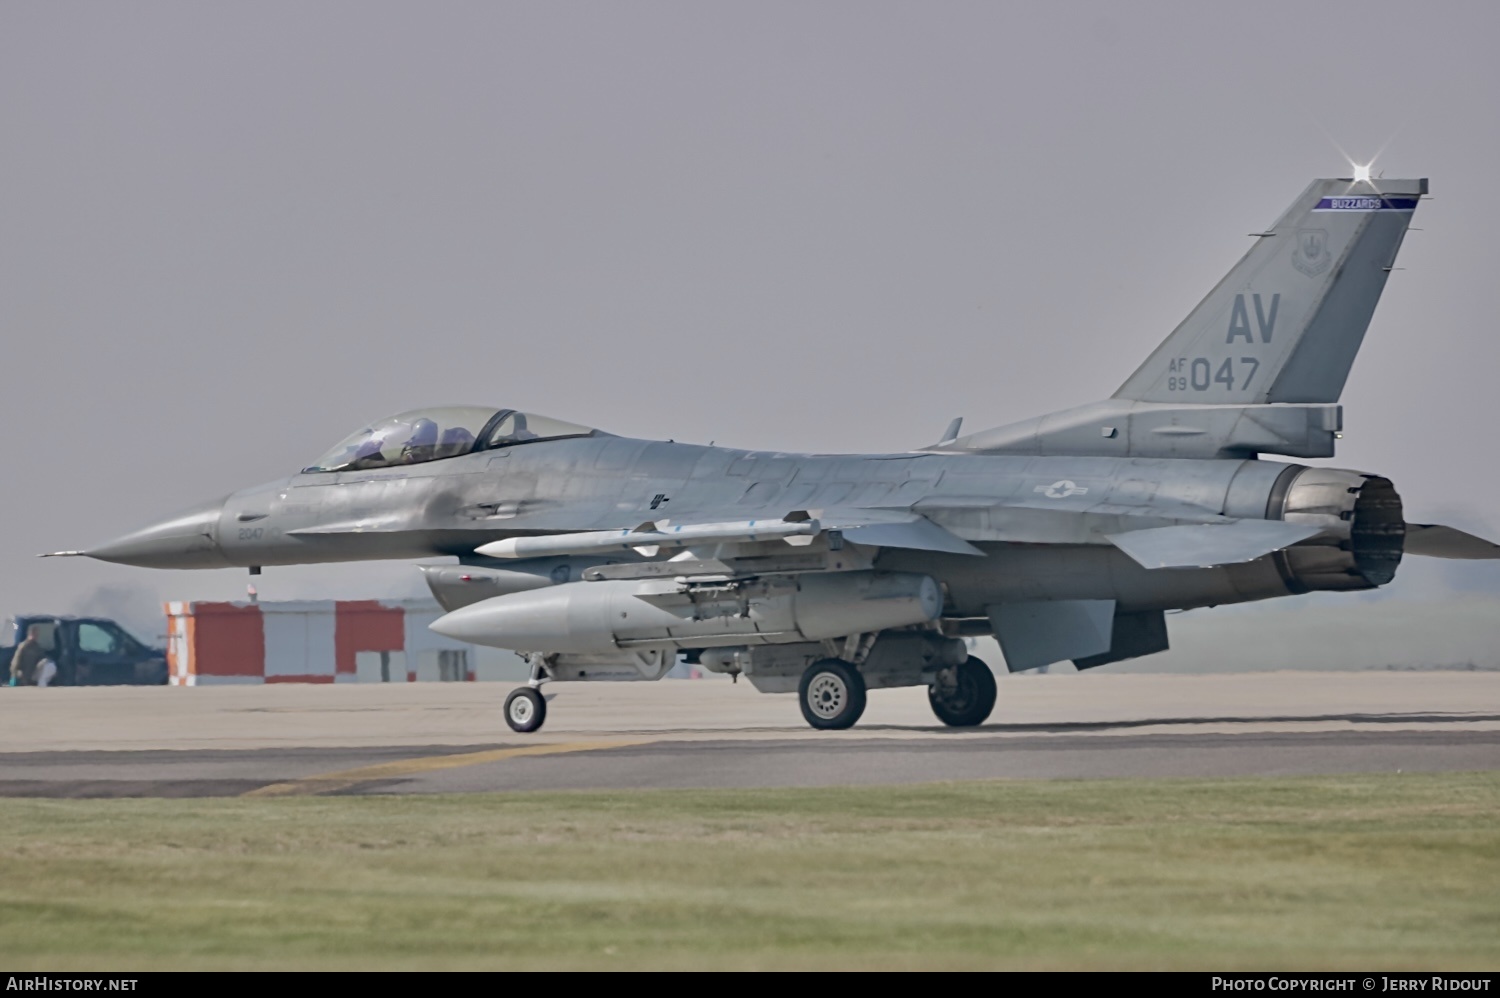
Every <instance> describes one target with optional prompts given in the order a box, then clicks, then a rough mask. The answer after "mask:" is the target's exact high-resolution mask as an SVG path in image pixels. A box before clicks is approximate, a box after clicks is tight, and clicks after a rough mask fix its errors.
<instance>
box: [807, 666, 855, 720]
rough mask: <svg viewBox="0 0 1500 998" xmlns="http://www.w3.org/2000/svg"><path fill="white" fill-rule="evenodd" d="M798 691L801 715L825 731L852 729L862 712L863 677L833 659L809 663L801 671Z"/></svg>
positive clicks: (851, 667) (850, 667)
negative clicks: (802, 671) (803, 670)
mask: <svg viewBox="0 0 1500 998" xmlns="http://www.w3.org/2000/svg"><path fill="white" fill-rule="evenodd" d="M797 694H798V695H797V699H798V700H800V701H801V702H802V717H803V718H804V719H805V720H806V721H807V723H808V724H811V725H812V726H813V727H815V728H819V729H821V730H824V731H838V730H842V729H844V728H852V727H854V722H855V721H858V720H859V715H861V714H863V713H864V712H865V677H863V676H861V675H860V674H859V670H858V669H856V668H854V666H852V665H850V664H849V663H847V662H841V661H839V660H838V659H836V658H825V659H824V660H823V661H821V662H814V663H813V664H812V665H809V666H808V667H807V671H806V672H804V673H802V682H801V683H800V684H799V688H798V691H797Z"/></svg>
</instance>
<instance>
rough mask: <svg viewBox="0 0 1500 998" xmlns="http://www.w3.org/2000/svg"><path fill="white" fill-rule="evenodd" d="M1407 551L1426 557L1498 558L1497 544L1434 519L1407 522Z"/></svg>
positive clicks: (1476, 559)
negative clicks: (1430, 520)
mask: <svg viewBox="0 0 1500 998" xmlns="http://www.w3.org/2000/svg"><path fill="white" fill-rule="evenodd" d="M1406 553H1407V554H1417V555H1423V556H1424V557H1427V558H1456V559H1463V560H1474V561H1483V560H1486V559H1491V558H1500V544H1495V543H1493V542H1491V541H1487V540H1485V539H1484V538H1483V537H1475V536H1474V535H1473V534H1466V533H1464V532H1463V531H1462V530H1455V529H1454V528H1452V527H1444V526H1442V525H1441V524H1436V523H1408V524H1407V525H1406Z"/></svg>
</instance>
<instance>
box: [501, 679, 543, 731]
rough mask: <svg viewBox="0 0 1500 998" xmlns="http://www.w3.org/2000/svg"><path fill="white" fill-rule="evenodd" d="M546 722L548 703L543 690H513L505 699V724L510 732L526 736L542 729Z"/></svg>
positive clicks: (523, 688)
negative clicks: (508, 726) (543, 695)
mask: <svg viewBox="0 0 1500 998" xmlns="http://www.w3.org/2000/svg"><path fill="white" fill-rule="evenodd" d="M546 720H547V701H546V700H545V699H543V697H542V691H541V690H538V689H535V688H533V687H531V686H522V687H519V688H517V689H514V690H511V691H510V696H508V697H506V698H505V723H506V724H508V725H510V730H512V731H519V732H521V733H522V734H525V733H527V732H531V731H535V730H536V729H538V728H540V727H541V726H542V722H544V721H546Z"/></svg>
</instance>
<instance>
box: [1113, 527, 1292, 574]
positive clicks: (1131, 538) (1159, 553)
mask: <svg viewBox="0 0 1500 998" xmlns="http://www.w3.org/2000/svg"><path fill="white" fill-rule="evenodd" d="M1320 530H1321V528H1320V527H1316V526H1309V525H1306V524H1298V523H1286V522H1284V521H1282V520H1227V521H1224V522H1222V523H1189V524H1184V525H1181V526H1175V527H1152V528H1150V529H1148V530H1130V531H1126V532H1125V533H1123V534H1109V535H1108V536H1107V540H1109V542H1110V543H1112V544H1113V545H1114V546H1115V547H1117V548H1119V549H1120V550H1121V551H1124V552H1125V553H1126V554H1128V555H1130V557H1132V558H1134V559H1135V560H1136V561H1137V562H1139V563H1140V564H1141V565H1142V566H1143V567H1145V568H1211V567H1213V566H1215V565H1236V564H1239V563H1240V562H1245V561H1254V560H1255V559H1256V558H1259V557H1262V556H1263V555H1268V554H1270V553H1271V552H1272V551H1279V550H1281V549H1282V548H1286V547H1291V546H1292V545H1293V544H1296V543H1297V542H1298V541H1305V540H1307V539H1308V538H1309V537H1312V536H1314V535H1315V534H1317V533H1319V531H1320Z"/></svg>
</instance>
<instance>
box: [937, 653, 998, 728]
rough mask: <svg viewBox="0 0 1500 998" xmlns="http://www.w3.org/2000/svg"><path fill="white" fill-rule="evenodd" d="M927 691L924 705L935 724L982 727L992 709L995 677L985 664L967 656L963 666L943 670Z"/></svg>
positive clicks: (993, 707)
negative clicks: (927, 706)
mask: <svg viewBox="0 0 1500 998" xmlns="http://www.w3.org/2000/svg"><path fill="white" fill-rule="evenodd" d="M946 671H947V672H948V673H951V676H950V675H939V676H938V681H937V682H935V683H933V684H932V685H931V686H930V687H928V689H927V702H928V703H930V704H932V712H933V713H934V714H936V715H937V716H938V720H939V721H942V722H943V723H944V724H946V725H948V726H949V727H953V728H972V727H974V726H975V725H979V724H983V723H984V720H985V718H987V717H989V716H990V711H992V710H994V709H995V696H996V690H995V674H994V673H993V672H991V671H990V667H989V666H987V665H985V664H984V662H982V661H980V660H979V659H977V658H975V657H974V656H973V655H970V656H969V658H968V660H967V661H965V662H964V663H963V664H962V665H957V666H954V667H953V668H952V669H951V670H946Z"/></svg>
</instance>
